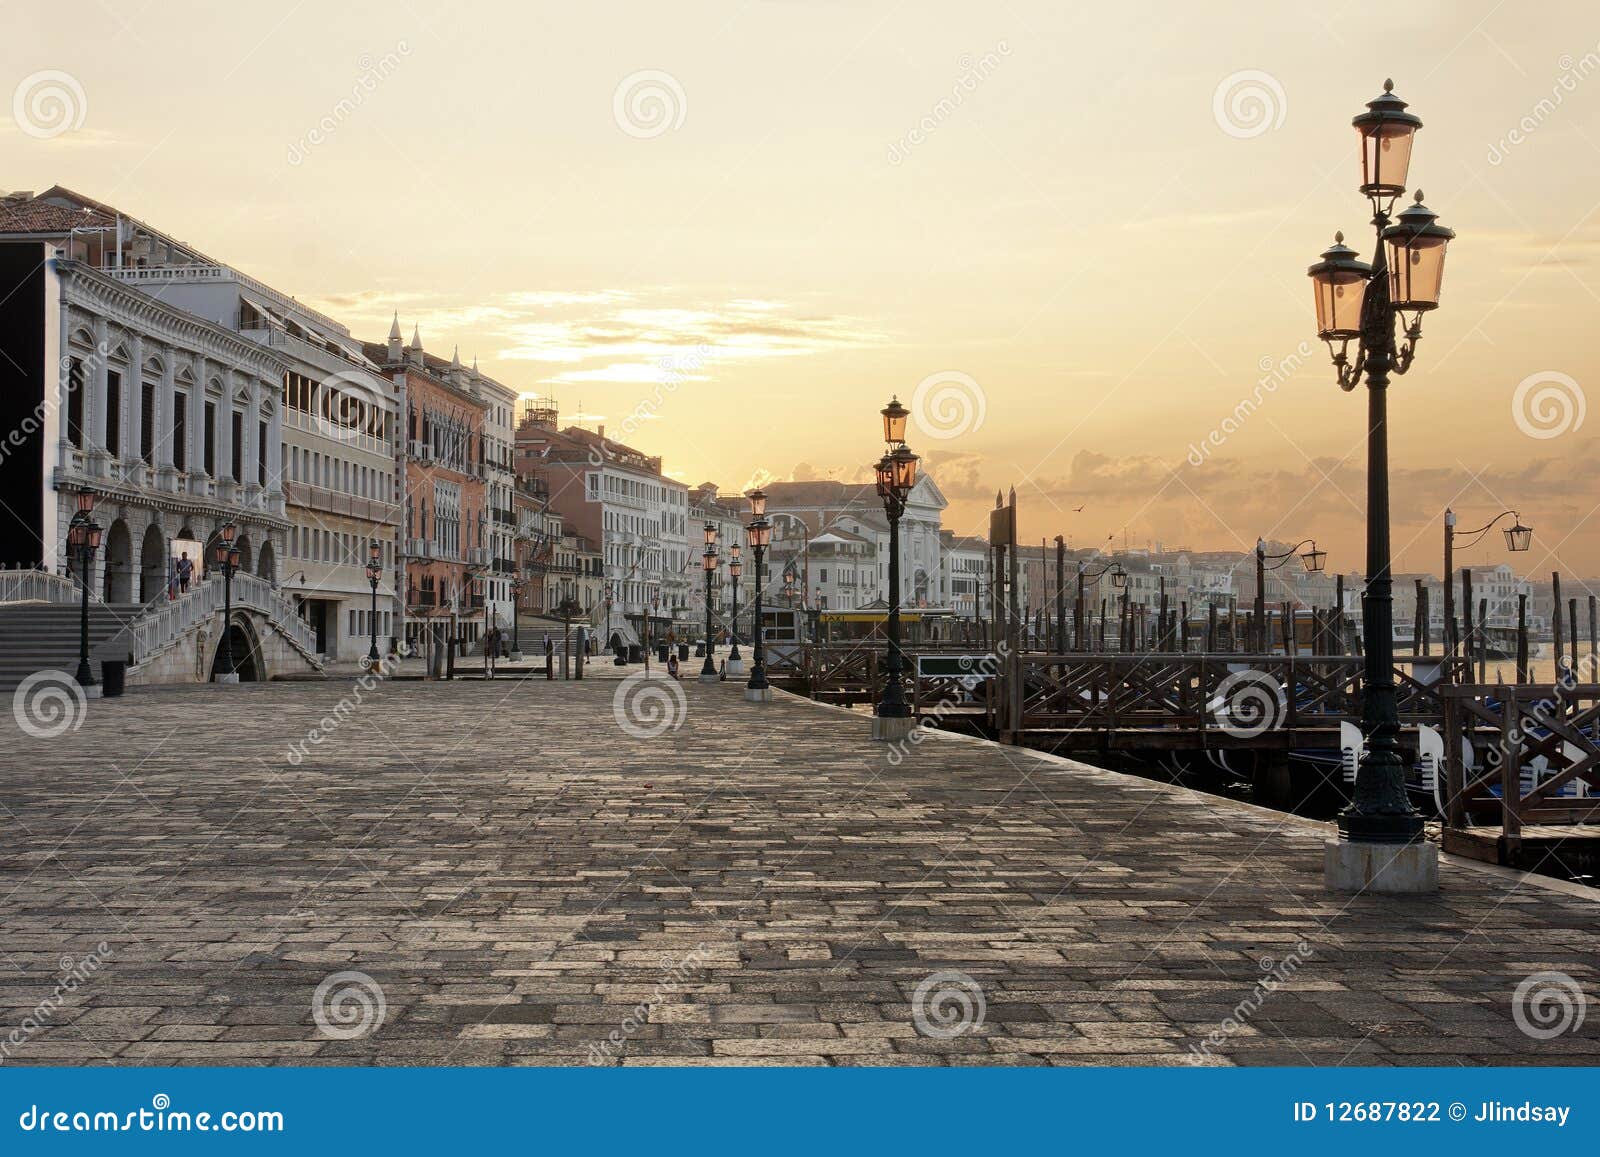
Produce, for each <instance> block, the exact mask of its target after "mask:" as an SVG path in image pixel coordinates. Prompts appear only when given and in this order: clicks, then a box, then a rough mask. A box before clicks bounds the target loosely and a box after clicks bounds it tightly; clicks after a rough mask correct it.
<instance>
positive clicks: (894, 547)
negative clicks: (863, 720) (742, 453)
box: [872, 398, 920, 740]
mask: <svg viewBox="0 0 1600 1157" xmlns="http://www.w3.org/2000/svg"><path fill="white" fill-rule="evenodd" d="M880 412H881V413H882V414H883V440H884V442H885V443H886V444H887V446H888V450H887V452H886V453H885V454H884V456H883V457H882V458H880V459H878V464H877V467H876V473H877V479H878V497H879V498H881V499H882V500H883V511H884V513H885V514H886V515H888V518H889V623H888V634H889V655H888V661H887V662H886V663H885V664H884V681H883V698H882V699H881V700H880V701H879V702H878V706H877V710H876V712H875V713H874V715H873V719H872V737H873V738H874V739H884V740H895V739H902V738H904V737H905V736H906V735H909V734H910V732H911V727H912V719H911V707H910V705H909V704H907V703H906V690H905V657H904V655H903V654H902V653H901V650H900V519H901V518H902V517H903V516H904V515H905V512H906V499H907V498H909V497H910V495H911V490H912V488H913V487H914V486H916V484H917V463H918V461H920V459H918V457H917V456H916V455H915V454H913V453H912V452H911V450H910V448H909V447H907V446H906V441H905V438H906V418H907V416H908V415H909V413H910V411H908V410H907V409H906V408H905V407H904V406H902V405H901V404H900V400H899V399H898V398H891V399H889V404H888V405H887V406H885V407H884V408H883V409H882V411H880Z"/></svg>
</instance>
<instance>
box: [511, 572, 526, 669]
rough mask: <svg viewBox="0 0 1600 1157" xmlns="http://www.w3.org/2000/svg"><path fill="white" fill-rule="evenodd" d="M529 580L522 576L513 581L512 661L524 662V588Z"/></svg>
mask: <svg viewBox="0 0 1600 1157" xmlns="http://www.w3.org/2000/svg"><path fill="white" fill-rule="evenodd" d="M527 585H528V580H527V579H525V578H523V577H522V576H521V575H515V576H513V577H512V579H511V661H512V662H513V663H520V662H522V588H523V587H525V586H527Z"/></svg>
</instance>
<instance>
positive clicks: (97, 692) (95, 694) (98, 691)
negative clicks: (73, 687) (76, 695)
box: [78, 683, 105, 699]
mask: <svg viewBox="0 0 1600 1157" xmlns="http://www.w3.org/2000/svg"><path fill="white" fill-rule="evenodd" d="M78 690H80V691H82V692H83V697H84V698H85V699H99V698H100V697H101V696H102V695H103V694H104V693H105V692H104V689H103V688H102V687H101V686H100V684H98V683H90V684H89V685H88V686H87V687H85V686H84V685H83V684H82V683H79V684H78Z"/></svg>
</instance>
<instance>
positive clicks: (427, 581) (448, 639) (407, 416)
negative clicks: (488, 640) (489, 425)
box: [367, 317, 493, 671]
mask: <svg viewBox="0 0 1600 1157" xmlns="http://www.w3.org/2000/svg"><path fill="white" fill-rule="evenodd" d="M367 354H368V356H369V357H371V358H372V359H373V360H374V361H376V362H378V363H379V364H381V365H382V366H383V372H384V374H385V375H386V376H388V377H389V378H390V379H391V380H393V381H394V383H395V386H396V400H397V405H398V412H399V419H400V423H399V424H400V445H399V447H398V455H399V458H400V462H401V465H402V469H401V485H402V488H401V509H402V529H401V535H400V548H401V549H400V561H401V570H402V573H401V583H402V584H403V586H402V589H403V590H404V592H405V609H404V623H403V625H402V631H403V637H404V638H405V640H406V641H407V643H409V644H410V645H411V646H412V648H413V649H414V650H416V651H417V652H420V653H422V654H424V655H426V656H427V658H428V661H429V664H430V667H431V669H433V670H435V671H438V670H439V669H441V668H442V667H443V666H444V664H445V662H446V661H447V658H446V657H447V655H448V649H447V647H448V646H454V648H455V654H456V657H457V658H460V657H462V656H464V655H467V654H471V653H473V652H474V651H475V649H476V648H477V646H478V645H479V641H480V640H481V639H482V637H483V633H484V631H485V629H486V623H485V618H484V615H485V612H484V595H483V586H482V582H481V581H480V579H481V578H482V577H483V576H486V575H487V574H489V573H490V571H491V568H492V566H493V560H492V558H491V551H490V541H491V540H490V528H489V523H488V512H487V509H486V505H485V494H486V491H485V462H484V419H485V415H486V414H487V412H488V410H489V406H490V401H489V399H488V398H487V397H485V395H484V390H483V382H482V380H481V379H480V378H479V376H478V375H477V373H476V371H471V370H466V369H464V368H463V367H462V365H461V361H460V358H459V357H457V358H453V359H452V360H451V361H449V362H446V361H445V360H444V359H442V358H437V357H433V356H431V355H429V354H427V353H425V352H424V351H423V348H422V337H421V334H420V333H419V332H417V331H416V330H413V332H412V337H411V345H410V346H409V347H404V348H402V346H401V337H400V322H399V318H398V317H397V318H396V319H395V324H394V326H393V327H392V328H391V329H390V330H389V341H388V344H387V345H386V346H378V345H368V346H367Z"/></svg>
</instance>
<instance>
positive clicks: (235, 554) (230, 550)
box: [212, 520, 240, 683]
mask: <svg viewBox="0 0 1600 1157" xmlns="http://www.w3.org/2000/svg"><path fill="white" fill-rule="evenodd" d="M238 533H239V528H238V527H236V526H235V525H234V524H233V522H232V520H229V521H228V522H224V523H223V524H222V528H221V529H220V530H218V531H217V545H216V549H215V551H214V552H213V557H214V558H215V560H216V564H217V566H218V568H219V569H220V570H221V571H222V655H221V657H220V658H219V659H218V661H217V671H216V674H215V675H213V676H212V680H213V681H214V682H217V683H237V682H238V681H239V673H238V671H236V670H235V669H234V666H233V574H234V572H235V571H236V570H238V569H239V558H240V552H239V547H238V546H237V545H236V544H235V542H234V539H235V538H236V537H237V536H238Z"/></svg>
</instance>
